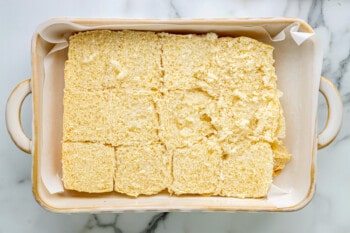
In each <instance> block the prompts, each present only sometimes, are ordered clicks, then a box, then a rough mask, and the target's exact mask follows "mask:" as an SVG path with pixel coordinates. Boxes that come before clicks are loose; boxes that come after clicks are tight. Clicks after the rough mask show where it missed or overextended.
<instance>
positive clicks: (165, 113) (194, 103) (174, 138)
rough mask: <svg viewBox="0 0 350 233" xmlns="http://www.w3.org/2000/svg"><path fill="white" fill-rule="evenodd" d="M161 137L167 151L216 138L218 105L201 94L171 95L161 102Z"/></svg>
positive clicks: (192, 92)
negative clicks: (205, 139) (214, 136)
mask: <svg viewBox="0 0 350 233" xmlns="http://www.w3.org/2000/svg"><path fill="white" fill-rule="evenodd" d="M157 104H158V111H159V119H160V131H159V137H160V138H161V140H162V141H163V142H164V143H165V144H166V145H167V147H168V148H177V147H184V146H191V145H193V144H194V143H195V142H198V141H200V140H202V139H203V138H205V137H206V136H210V135H213V134H216V129H215V128H214V126H213V124H212V117H213V116H214V114H215V111H216V106H215V101H214V100H213V99H212V98H211V97H210V96H209V95H208V94H207V93H205V92H203V91H201V90H188V91H170V92H168V93H165V95H164V96H163V97H162V99H161V100H158V102H157Z"/></svg>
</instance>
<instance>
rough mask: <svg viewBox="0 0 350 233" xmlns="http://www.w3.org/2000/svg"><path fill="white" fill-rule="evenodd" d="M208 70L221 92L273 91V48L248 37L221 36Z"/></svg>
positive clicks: (274, 80) (216, 42) (275, 84)
mask: <svg viewBox="0 0 350 233" xmlns="http://www.w3.org/2000/svg"><path fill="white" fill-rule="evenodd" d="M215 48H216V50H215V51H216V52H215V55H214V56H213V60H212V66H211V67H210V69H209V70H208V72H210V73H211V74H212V75H213V77H216V80H218V81H217V82H216V83H215V85H217V86H218V87H219V88H220V89H226V90H227V89H228V90H233V91H235V90H239V91H240V92H243V93H254V92H255V93H257V92H259V91H261V90H262V89H270V90H272V89H276V88H277V82H276V80H277V77H276V74H275V68H274V66H273V64H274V62H275V61H274V59H273V49H274V48H273V47H272V46H270V45H268V44H265V43H262V42H259V41H257V40H254V39H252V38H248V37H236V38H232V37H221V38H219V39H217V40H216V41H215Z"/></svg>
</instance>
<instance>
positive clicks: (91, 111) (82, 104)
mask: <svg viewBox="0 0 350 233" xmlns="http://www.w3.org/2000/svg"><path fill="white" fill-rule="evenodd" d="M109 102H110V97H109V93H108V92H107V91H82V90H76V89H69V88H66V89H65V91H64V99H63V103H64V111H63V141H65V142H69V141H70V142H79V141H80V142H102V143H104V142H107V141H108V140H109V135H110V127H109V112H110V108H109Z"/></svg>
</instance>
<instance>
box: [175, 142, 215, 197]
mask: <svg viewBox="0 0 350 233" xmlns="http://www.w3.org/2000/svg"><path fill="white" fill-rule="evenodd" d="M221 155H222V152H221V148H220V145H219V144H218V143H217V141H216V140H215V138H214V137H211V138H208V139H205V140H202V141H200V142H197V143H195V144H193V145H192V146H188V147H184V148H178V149H174V150H173V177H174V181H173V183H172V185H171V186H170V189H169V191H170V192H171V193H172V192H173V193H175V194H177V195H180V194H203V195H212V194H217V192H218V184H219V175H220V169H221Z"/></svg>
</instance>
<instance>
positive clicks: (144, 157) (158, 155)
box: [114, 144, 172, 197]
mask: <svg viewBox="0 0 350 233" xmlns="http://www.w3.org/2000/svg"><path fill="white" fill-rule="evenodd" d="M114 182H115V183H114V190H115V191H117V192H120V193H125V194H127V195H130V196H135V197H137V196H139V195H141V194H144V195H152V194H156V193H159V192H160V191H162V190H164V189H166V188H167V187H169V185H170V184H171V182H172V177H171V155H169V154H168V153H167V151H166V150H165V147H164V146H163V145H161V144H151V145H146V146H142V145H134V146H120V147H117V148H116V170H115V176H114Z"/></svg>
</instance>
